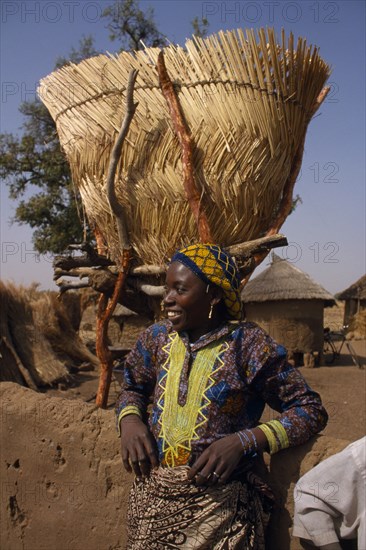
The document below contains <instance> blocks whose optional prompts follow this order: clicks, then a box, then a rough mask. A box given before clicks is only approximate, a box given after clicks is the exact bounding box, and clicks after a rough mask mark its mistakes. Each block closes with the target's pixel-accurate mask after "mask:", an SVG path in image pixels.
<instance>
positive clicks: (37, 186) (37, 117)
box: [0, 37, 97, 253]
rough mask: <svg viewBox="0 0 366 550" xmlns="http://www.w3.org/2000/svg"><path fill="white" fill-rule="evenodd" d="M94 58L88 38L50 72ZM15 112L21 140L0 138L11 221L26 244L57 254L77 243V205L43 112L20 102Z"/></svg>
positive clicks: (54, 135)
mask: <svg viewBox="0 0 366 550" xmlns="http://www.w3.org/2000/svg"><path fill="white" fill-rule="evenodd" d="M96 53H97V52H96V51H95V49H94V46H93V40H92V38H91V37H86V38H83V39H82V40H81V41H80V48H79V50H75V49H73V50H72V51H71V54H70V57H69V59H63V58H60V59H58V61H57V65H56V67H57V68H59V67H61V66H62V65H65V64H66V63H69V61H70V60H72V61H74V62H79V61H81V60H82V59H84V58H85V57H90V56H91V55H95V54H96ZM19 110H20V112H21V113H22V114H23V116H24V123H23V125H22V131H23V134H22V136H21V137H18V136H15V135H13V134H0V177H1V178H2V179H4V181H6V182H7V183H8V186H9V196H10V198H11V199H14V200H17V201H19V202H18V206H17V208H16V211H15V216H14V220H13V221H16V222H18V223H19V224H28V225H30V227H32V228H33V229H34V232H33V237H32V240H33V244H34V246H35V249H36V250H37V251H38V252H40V253H44V252H53V253H57V252H61V251H63V250H65V248H66V247H67V245H68V244H70V242H81V241H82V240H83V237H84V229H83V224H82V223H81V221H80V217H81V216H80V215H79V211H78V210H80V209H81V201H79V206H78V196H77V193H76V191H75V189H74V187H73V184H72V179H71V174H70V168H69V165H68V163H67V161H66V158H65V156H64V154H63V152H62V151H61V147H60V142H59V139H58V135H57V131H56V125H55V123H54V121H53V119H52V117H51V115H50V113H49V112H48V109H47V108H46V107H45V106H44V105H43V103H41V101H40V100H39V99H36V100H34V101H25V102H23V103H22V104H21V106H20V108H19ZM31 192H32V194H31V196H29V195H30V193H31Z"/></svg>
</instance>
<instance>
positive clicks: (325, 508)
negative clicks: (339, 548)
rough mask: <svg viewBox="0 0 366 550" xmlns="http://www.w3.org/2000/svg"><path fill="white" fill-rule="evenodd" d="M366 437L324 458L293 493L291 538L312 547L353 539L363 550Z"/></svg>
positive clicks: (365, 534)
mask: <svg viewBox="0 0 366 550" xmlns="http://www.w3.org/2000/svg"><path fill="white" fill-rule="evenodd" d="M365 488H366V437H363V438H362V439H359V440H358V441H355V442H354V443H351V445H348V447H346V448H345V449H344V450H343V451H341V452H340V453H337V454H335V455H334V456H332V457H330V458H327V459H326V460H324V461H323V462H321V463H320V464H318V465H317V466H315V468H313V469H312V470H310V471H309V472H307V473H306V474H305V475H304V476H303V477H302V478H300V479H299V481H298V483H297V484H296V487H295V490H294V499H295V516H294V528H293V533H292V534H293V535H294V536H295V537H300V538H303V539H307V540H311V541H312V542H313V543H314V544H315V546H324V545H326V544H330V543H334V542H338V541H339V539H356V538H357V541H358V550H366V517H365V506H366V490H365Z"/></svg>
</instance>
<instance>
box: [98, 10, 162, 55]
mask: <svg viewBox="0 0 366 550" xmlns="http://www.w3.org/2000/svg"><path fill="white" fill-rule="evenodd" d="M103 17H106V18H107V19H109V23H108V24H107V29H108V30H109V38H110V39H111V40H112V41H114V40H118V42H119V43H120V50H141V49H142V48H143V47H144V45H145V46H148V47H155V48H158V47H160V46H166V45H167V41H166V38H165V36H164V35H163V34H162V33H161V32H160V31H159V30H158V28H157V26H156V23H155V21H154V10H153V8H151V7H148V8H147V9H146V11H145V12H143V11H142V10H141V9H140V7H139V3H138V1H137V0H117V1H116V2H114V4H112V5H110V6H108V7H107V8H106V9H105V10H104V12H103Z"/></svg>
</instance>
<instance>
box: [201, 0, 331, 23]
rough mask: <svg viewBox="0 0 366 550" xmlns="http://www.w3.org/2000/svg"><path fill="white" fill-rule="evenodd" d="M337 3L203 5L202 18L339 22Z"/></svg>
mask: <svg viewBox="0 0 366 550" xmlns="http://www.w3.org/2000/svg"><path fill="white" fill-rule="evenodd" d="M339 15H340V6H339V3H338V2H255V1H254V2H253V1H252V2H202V18H205V19H208V21H210V20H214V19H217V20H219V21H221V23H236V24H237V23H260V22H263V23H270V24H271V23H279V22H285V23H297V22H299V21H300V20H301V19H302V18H304V17H307V18H309V17H310V20H311V21H312V22H313V23H339V22H340V18H339Z"/></svg>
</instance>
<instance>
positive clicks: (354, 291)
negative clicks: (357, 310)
mask: <svg viewBox="0 0 366 550" xmlns="http://www.w3.org/2000/svg"><path fill="white" fill-rule="evenodd" d="M336 296H337V300H366V275H363V276H362V277H360V278H359V279H358V280H357V281H356V282H355V283H353V284H352V285H351V286H349V287H348V288H346V289H345V290H343V291H342V292H339V293H338V294H337V295H336Z"/></svg>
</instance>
